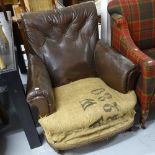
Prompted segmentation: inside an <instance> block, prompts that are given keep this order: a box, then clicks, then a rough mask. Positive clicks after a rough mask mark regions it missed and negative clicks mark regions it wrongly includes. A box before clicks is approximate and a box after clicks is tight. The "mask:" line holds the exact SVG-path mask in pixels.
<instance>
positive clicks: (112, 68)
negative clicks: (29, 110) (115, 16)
mask: <svg viewBox="0 0 155 155" xmlns="http://www.w3.org/2000/svg"><path fill="white" fill-rule="evenodd" d="M22 18H23V25H24V27H25V32H26V33H25V34H26V37H27V40H28V41H27V42H26V45H27V49H28V50H27V51H28V55H29V57H28V60H29V73H28V89H27V101H28V103H30V104H31V105H33V106H36V107H38V109H39V114H40V115H41V116H43V115H45V114H46V115H48V114H51V113H52V112H53V111H54V110H55V103H54V96H53V92H52V87H57V86H61V85H64V84H67V83H70V82H73V81H76V80H79V79H83V78H88V77H96V76H97V73H98V76H99V77H101V78H102V79H103V80H104V81H105V82H106V83H107V84H109V85H110V86H111V87H112V88H114V89H116V90H118V91H120V92H123V93H125V92H127V91H128V90H130V89H132V88H133V85H134V80H135V77H136V67H135V65H134V64H132V63H131V62H130V61H129V60H127V59H126V58H124V57H123V56H121V55H119V54H116V53H115V52H113V50H112V49H110V48H109V47H107V45H105V44H102V43H101V42H100V41H99V42H98V23H97V12H96V7H95V5H94V3H92V2H87V3H83V4H79V5H74V6H71V7H66V8H63V9H61V10H54V11H44V12H36V13H26V14H24V15H23V17H22ZM97 42H98V43H97ZM96 44H97V46H96ZM95 47H96V50H95ZM94 51H95V57H94ZM95 64H96V66H95ZM122 66H123V67H122ZM130 82H131V85H130ZM36 88H37V89H36Z"/></svg>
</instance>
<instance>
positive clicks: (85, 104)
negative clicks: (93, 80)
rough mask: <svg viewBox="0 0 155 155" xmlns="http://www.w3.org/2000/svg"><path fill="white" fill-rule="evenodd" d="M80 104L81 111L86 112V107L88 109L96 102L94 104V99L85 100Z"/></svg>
mask: <svg viewBox="0 0 155 155" xmlns="http://www.w3.org/2000/svg"><path fill="white" fill-rule="evenodd" d="M80 104H81V106H82V108H83V110H86V109H87V108H88V107H90V106H92V105H94V104H97V102H95V100H94V99H85V100H82V101H80Z"/></svg>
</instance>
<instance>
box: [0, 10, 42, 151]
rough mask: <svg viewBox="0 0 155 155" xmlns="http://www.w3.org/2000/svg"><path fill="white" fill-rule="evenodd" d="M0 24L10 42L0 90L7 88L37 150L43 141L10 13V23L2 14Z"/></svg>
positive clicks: (30, 141)
mask: <svg viewBox="0 0 155 155" xmlns="http://www.w3.org/2000/svg"><path fill="white" fill-rule="evenodd" d="M0 22H1V24H2V26H3V30H4V33H5V35H6V37H7V40H8V49H7V51H5V53H3V54H4V61H5V64H6V68H5V69H2V70H0V89H2V88H3V87H7V90H8V94H9V96H10V98H11V100H12V101H13V103H14V106H15V108H16V111H17V114H18V116H19V119H20V122H21V125H22V127H23V129H24V131H25V134H26V137H27V139H28V142H29V144H30V147H31V148H35V147H38V146H40V145H41V141H40V138H39V135H38V133H37V130H36V127H35V123H34V121H33V118H32V113H31V111H30V108H29V106H28V104H27V102H26V99H25V92H24V88H23V85H22V82H21V79H20V75H19V71H18V66H17V64H16V63H17V62H16V55H15V49H14V43H13V34H12V21H11V14H10V12H9V13H8V21H6V20H5V18H4V16H3V13H0ZM0 92H1V94H0V95H3V92H2V91H1V90H0ZM6 98H7V96H6Z"/></svg>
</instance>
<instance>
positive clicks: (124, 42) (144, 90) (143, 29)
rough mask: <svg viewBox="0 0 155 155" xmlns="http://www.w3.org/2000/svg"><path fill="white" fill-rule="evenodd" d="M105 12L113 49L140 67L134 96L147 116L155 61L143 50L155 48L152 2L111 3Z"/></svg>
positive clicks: (153, 89)
mask: <svg viewBox="0 0 155 155" xmlns="http://www.w3.org/2000/svg"><path fill="white" fill-rule="evenodd" d="M145 5H146V6H145ZM108 11H109V13H110V15H111V22H112V24H111V29H112V46H113V47H114V48H115V49H117V50H118V51H119V52H121V53H122V54H123V55H125V56H126V57H128V58H129V59H130V60H132V61H133V62H134V63H135V64H139V65H140V67H141V76H140V78H139V80H138V84H137V88H136V93H137V95H138V97H139V100H140V103H141V105H142V111H143V112H146V111H148V110H149V105H150V103H155V95H154V94H155V60H154V59H152V58H151V57H149V56H147V55H146V54H145V53H144V52H143V51H142V50H143V49H146V48H155V17H153V16H155V0H112V1H111V2H110V3H109V5H108ZM142 15H143V17H142ZM150 32H151V33H150ZM154 54H155V53H154Z"/></svg>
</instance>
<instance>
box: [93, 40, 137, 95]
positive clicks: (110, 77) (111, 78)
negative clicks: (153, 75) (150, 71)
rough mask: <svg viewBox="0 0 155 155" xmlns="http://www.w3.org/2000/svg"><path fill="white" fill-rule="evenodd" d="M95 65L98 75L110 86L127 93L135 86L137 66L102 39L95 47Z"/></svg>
mask: <svg viewBox="0 0 155 155" xmlns="http://www.w3.org/2000/svg"><path fill="white" fill-rule="evenodd" d="M94 59H95V66H96V72H97V74H98V76H99V77H100V78H101V79H102V80H103V81H104V82H105V83H107V84H108V85H109V86H110V87H111V88H113V89H115V90H117V91H119V92H121V93H127V92H128V91H130V90H133V89H134V88H135V83H136V81H137V77H138V75H139V66H138V65H135V64H133V63H132V62H131V61H130V60H128V59H127V58H126V57H124V56H123V55H121V54H120V53H118V52H116V51H115V50H114V49H112V48H111V47H109V46H108V45H107V44H105V43H104V42H103V41H98V42H97V45H96V49H95V56H94Z"/></svg>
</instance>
